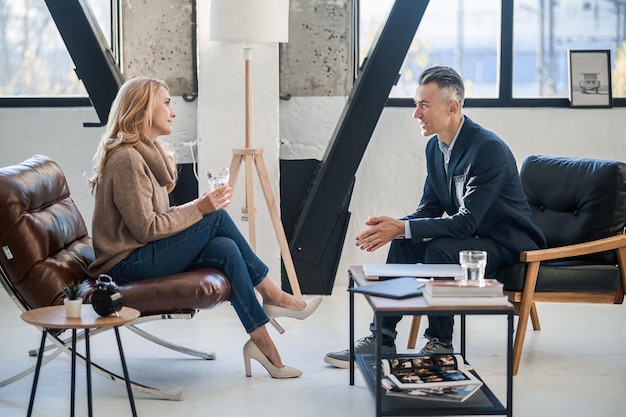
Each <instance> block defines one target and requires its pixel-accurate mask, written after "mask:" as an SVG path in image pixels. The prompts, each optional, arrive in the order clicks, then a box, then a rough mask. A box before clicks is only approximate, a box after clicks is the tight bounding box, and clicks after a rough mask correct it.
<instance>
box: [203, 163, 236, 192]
mask: <svg viewBox="0 0 626 417" xmlns="http://www.w3.org/2000/svg"><path fill="white" fill-rule="evenodd" d="M206 175H207V178H208V180H209V191H215V190H217V189H218V188H220V187H223V186H225V185H228V180H229V179H230V173H229V172H228V168H218V169H210V170H208V171H207V172H206Z"/></svg>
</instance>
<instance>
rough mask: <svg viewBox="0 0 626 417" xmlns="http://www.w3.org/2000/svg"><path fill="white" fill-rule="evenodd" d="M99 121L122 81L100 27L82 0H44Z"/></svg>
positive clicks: (102, 122)
mask: <svg viewBox="0 0 626 417" xmlns="http://www.w3.org/2000/svg"><path fill="white" fill-rule="evenodd" d="M45 1H46V6H48V10H49V11H50V14H51V15H52V19H53V20H54V23H55V24H56V26H57V29H58V30H59V33H60V34H61V37H62V38H63V42H64V43H65V47H66V48H67V51H68V52H69V54H70V56H71V57H72V61H74V65H75V71H76V75H77V76H78V78H79V79H80V80H81V81H82V82H83V84H84V85H85V89H86V90H87V93H88V94H89V99H90V100H91V103H92V104H93V106H94V108H95V110H96V113H97V114H98V118H99V119H100V123H101V124H103V125H104V124H106V122H107V120H108V118H109V110H110V109H111V104H112V103H113V99H114V98H115V94H117V90H118V89H119V88H120V86H121V85H122V82H123V77H122V74H121V72H120V70H119V68H118V67H117V65H116V63H115V59H114V58H113V56H112V55H111V50H110V48H109V47H108V45H107V42H106V40H105V38H104V36H103V35H102V32H101V31H100V27H99V26H98V23H97V22H96V20H95V18H94V16H93V15H92V14H91V11H90V9H89V7H88V6H87V5H86V4H84V0H45Z"/></svg>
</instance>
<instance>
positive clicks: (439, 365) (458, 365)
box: [381, 354, 482, 390]
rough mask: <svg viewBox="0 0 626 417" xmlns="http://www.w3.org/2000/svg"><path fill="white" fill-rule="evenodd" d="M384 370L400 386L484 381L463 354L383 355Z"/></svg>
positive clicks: (433, 385) (457, 384) (401, 387)
mask: <svg viewBox="0 0 626 417" xmlns="http://www.w3.org/2000/svg"><path fill="white" fill-rule="evenodd" d="M381 363H382V368H381V370H382V374H383V377H384V378H387V379H388V380H390V381H391V382H392V383H393V385H395V387H397V388H398V389H399V390H413V389H431V388H435V389H438V388H444V387H458V386H469V385H471V386H475V385H478V386H480V385H482V382H481V381H480V379H478V378H477V377H476V376H475V375H474V374H473V373H471V372H469V368H467V366H466V365H465V362H464V361H463V357H462V356H461V355H453V354H444V355H430V356H410V357H397V358H387V359H382V360H381Z"/></svg>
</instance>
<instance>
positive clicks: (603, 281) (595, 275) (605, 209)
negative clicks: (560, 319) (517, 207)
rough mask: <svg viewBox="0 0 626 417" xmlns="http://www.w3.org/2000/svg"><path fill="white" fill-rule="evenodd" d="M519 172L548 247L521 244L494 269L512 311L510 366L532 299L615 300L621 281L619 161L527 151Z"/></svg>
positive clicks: (625, 183)
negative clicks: (510, 261)
mask: <svg viewBox="0 0 626 417" xmlns="http://www.w3.org/2000/svg"><path fill="white" fill-rule="evenodd" d="M520 176H521V180H522V185H523V187H524V192H525V193H526V196H527V198H528V202H529V203H530V206H531V209H532V211H533V215H534V217H535V220H536V221H537V224H538V225H539V227H540V228H541V229H542V231H543V232H544V235H545V237H546V241H547V244H548V248H547V249H541V250H534V251H526V252H522V253H521V254H520V261H521V263H520V264H515V265H511V266H507V267H506V268H503V269H502V270H501V271H499V276H498V277H497V278H498V279H499V280H500V281H502V282H503V283H504V289H505V292H506V293H507V295H508V296H509V300H510V301H511V302H512V303H513V304H514V306H515V312H516V314H517V315H518V316H519V320H518V324H517V330H516V333H515V342H514V347H513V373H514V374H517V372H518V370H519V364H520V359H521V354H522V347H523V344H524V337H525V334H526V327H527V325H528V318H529V317H530V319H531V321H532V324H533V329H534V330H540V324H539V317H538V314H537V308H536V305H535V302H536V301H550V302H573V303H608V304H621V303H623V301H624V287H625V286H626V234H624V233H625V231H626V229H625V228H626V164H625V163H622V162H617V161H607V160H598V159H588V158H586V159H581V158H569V157H551V156H530V157H528V158H527V159H526V160H525V161H524V163H523V165H522V167H521V170H520Z"/></svg>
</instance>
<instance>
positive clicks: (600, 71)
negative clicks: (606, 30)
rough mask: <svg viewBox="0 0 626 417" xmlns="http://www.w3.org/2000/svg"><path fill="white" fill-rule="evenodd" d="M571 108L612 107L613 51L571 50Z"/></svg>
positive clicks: (569, 60) (569, 58) (569, 61)
mask: <svg viewBox="0 0 626 417" xmlns="http://www.w3.org/2000/svg"><path fill="white" fill-rule="evenodd" d="M568 63H569V103H570V107H611V106H612V98H613V94H612V91H611V90H612V89H611V51H610V50H608V49H606V50H604V49H603V50H570V51H569V57H568Z"/></svg>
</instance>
